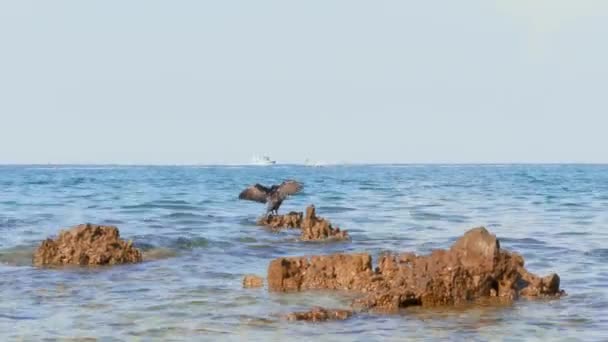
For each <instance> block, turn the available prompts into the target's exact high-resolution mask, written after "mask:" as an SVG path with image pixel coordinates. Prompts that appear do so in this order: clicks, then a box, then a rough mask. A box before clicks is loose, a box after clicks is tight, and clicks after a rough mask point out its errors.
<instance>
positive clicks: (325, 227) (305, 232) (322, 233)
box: [300, 205, 349, 241]
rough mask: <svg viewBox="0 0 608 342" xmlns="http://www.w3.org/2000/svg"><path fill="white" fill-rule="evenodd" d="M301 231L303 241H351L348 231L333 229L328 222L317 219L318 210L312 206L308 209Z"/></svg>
mask: <svg viewBox="0 0 608 342" xmlns="http://www.w3.org/2000/svg"><path fill="white" fill-rule="evenodd" d="M301 229H302V235H300V240H302V241H316V240H326V239H334V240H347V239H349V236H348V232H347V231H345V230H340V228H338V227H333V226H332V225H331V223H329V221H328V220H326V219H324V218H320V217H317V215H316V209H315V207H314V206H312V205H311V206H309V207H308V208H306V216H304V220H303V221H302V226H301Z"/></svg>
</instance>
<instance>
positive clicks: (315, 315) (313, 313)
mask: <svg viewBox="0 0 608 342" xmlns="http://www.w3.org/2000/svg"><path fill="white" fill-rule="evenodd" d="M352 315H353V312H352V310H340V309H325V308H322V307H318V306H316V307H313V308H312V309H311V310H310V311H303V312H292V313H290V314H288V315H287V316H286V319H287V320H288V321H310V322H322V321H327V320H340V321H343V320H346V319H348V318H349V317H351V316H352Z"/></svg>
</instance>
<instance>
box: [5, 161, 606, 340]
mask: <svg viewBox="0 0 608 342" xmlns="http://www.w3.org/2000/svg"><path fill="white" fill-rule="evenodd" d="M285 178H296V179H299V180H301V181H303V182H304V183H305V186H306V188H305V191H304V193H303V194H302V195H300V196H296V197H293V198H291V199H290V200H288V201H286V202H285V203H284V204H283V207H282V208H281V211H283V212H285V211H291V210H302V209H303V208H304V207H305V206H306V205H307V204H309V203H314V204H316V206H317V209H318V214H319V215H321V216H324V217H327V218H329V219H330V220H331V221H332V222H333V223H335V224H337V225H339V226H340V227H344V228H345V229H348V230H349V231H350V233H351V236H352V242H350V243H303V242H299V241H298V240H297V232H294V231H291V232H289V231H287V232H281V233H275V232H271V231H267V230H265V229H262V228H259V227H256V226H255V225H254V222H255V219H256V216H258V215H259V214H260V213H262V212H263V210H264V207H263V206H262V205H260V204H257V203H253V202H244V201H238V200H237V195H238V192H239V190H241V189H242V188H243V187H244V186H246V185H248V184H250V183H253V182H261V183H268V182H272V181H275V182H279V181H280V180H282V179H285ZM83 222H92V223H100V224H112V225H116V226H118V227H119V228H120V231H121V235H122V236H123V237H124V238H127V239H133V240H134V241H135V243H136V244H137V245H138V246H139V247H141V248H143V249H144V250H145V251H146V255H147V257H148V261H146V262H145V263H142V264H137V265H126V266H118V267H114V268H95V269H79V268H70V269H63V270H40V269H35V268H33V267H32V266H31V255H32V250H33V249H34V247H35V246H36V244H37V243H39V242H40V241H41V240H42V239H44V238H46V237H48V236H52V235H54V234H56V233H57V231H58V230H59V229H60V228H63V227H68V226H72V225H76V224H79V223H83ZM478 225H485V226H487V227H488V228H489V229H490V230H491V231H492V232H493V233H495V234H496V235H497V236H498V237H499V238H500V240H501V247H503V248H506V249H509V250H514V251H517V252H519V253H521V254H522V255H523V256H524V257H525V259H526V264H527V268H528V269H529V270H530V271H532V272H534V273H537V274H541V275H545V274H547V273H550V272H557V273H558V274H559V275H560V276H561V280H562V288H564V289H565V290H566V291H567V292H568V293H569V296H567V297H565V298H562V299H560V300H550V301H547V300H543V301H520V302H517V303H515V304H514V305H511V306H503V307H480V306H477V307H467V308H453V309H441V310H437V309H434V310H423V309H419V308H415V309H408V310H404V311H403V312H402V313H401V314H400V315H394V316H383V315H371V314H365V315H359V316H355V317H354V318H352V319H350V320H348V321H345V322H329V323H322V324H309V323H289V322H285V321H283V320H281V319H280V317H279V316H280V315H281V314H284V313H287V312H291V311H294V310H302V309H306V308H309V307H310V306H312V305H323V306H329V307H348V305H349V303H350V300H351V298H350V296H349V295H348V294H344V293H332V292H312V293H299V294H275V293H268V291H267V290H266V289H243V288H242V283H241V282H242V277H243V275H244V274H247V273H255V274H259V275H262V276H265V274H266V268H267V266H268V262H269V261H270V260H271V259H272V258H275V257H279V256H292V255H307V254H322V253H333V252H350V251H357V252H370V253H372V255H374V257H375V256H377V255H378V253H381V252H382V251H385V250H398V251H414V252H417V253H426V252H429V251H430V250H432V249H435V248H445V247H448V246H449V245H450V244H451V243H452V242H453V241H454V240H455V239H456V238H457V237H459V236H460V235H462V234H463V232H464V231H465V230H466V229H468V228H471V227H474V226H478ZM607 226H608V166H591V165H588V166H581V165H563V166H559V165H494V166H474V165H466V166H454V165H449V166H440V165H434V166H418V165H413V166H400V165H392V166H391V165H387V166H331V167H321V168H308V167H301V166H276V167H267V168H265V167H67V166H66V167H35V166H32V167H27V166H19V167H9V166H4V167H0V340H1V341H8V340H40V339H43V338H50V339H56V338H86V337H96V338H100V339H102V340H104V339H105V340H114V339H119V340H157V339H158V340H245V339H246V340H250V341H254V340H259V341H274V340H285V339H287V340H294V339H298V338H300V339H302V338H305V339H306V340H310V339H313V338H314V339H316V340H328V341H339V340H345V341H346V340H348V341H351V340H361V341H370V340H387V341H393V340H395V341H397V340H404V339H407V338H410V339H435V338H451V339H458V340H460V339H463V340H464V339H467V340H468V339H473V340H522V339H525V340H606V339H608V266H607V262H608V231H607V230H606V227H607Z"/></svg>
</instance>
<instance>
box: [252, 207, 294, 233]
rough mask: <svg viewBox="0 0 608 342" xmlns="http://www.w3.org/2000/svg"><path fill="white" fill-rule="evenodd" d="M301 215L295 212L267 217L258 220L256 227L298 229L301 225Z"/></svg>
mask: <svg viewBox="0 0 608 342" xmlns="http://www.w3.org/2000/svg"><path fill="white" fill-rule="evenodd" d="M302 216H303V214H302V213H298V212H295V211H292V212H290V213H289V214H285V215H268V216H262V217H260V218H259V219H258V222H257V224H258V226H265V227H268V228H271V229H277V230H278V229H282V228H300V226H301V225H302Z"/></svg>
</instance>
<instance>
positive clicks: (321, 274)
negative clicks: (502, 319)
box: [268, 228, 564, 311]
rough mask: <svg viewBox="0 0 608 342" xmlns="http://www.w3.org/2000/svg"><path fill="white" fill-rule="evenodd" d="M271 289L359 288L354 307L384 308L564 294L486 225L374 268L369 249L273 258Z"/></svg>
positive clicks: (392, 257) (390, 257) (553, 280)
mask: <svg viewBox="0 0 608 342" xmlns="http://www.w3.org/2000/svg"><path fill="white" fill-rule="evenodd" d="M268 288H269V290H271V291H301V290H310V289H332V290H351V291H356V292H359V293H361V294H365V296H363V297H361V298H359V299H357V300H356V301H355V303H354V304H355V306H356V307H358V308H363V309H374V310H380V311H394V310H397V309H399V308H403V307H407V306H412V305H422V306H438V305H453V304H458V303H463V302H468V301H475V300H477V299H483V298H497V299H500V300H501V301H504V300H505V299H506V300H514V299H516V298H518V297H519V296H526V297H541V296H543V297H545V296H550V297H558V296H560V295H563V294H564V292H563V291H561V290H560V289H559V277H558V276H557V275H556V274H552V275H549V276H547V277H544V278H540V277H538V276H536V275H534V274H532V273H529V272H528V271H527V270H526V269H525V268H524V260H523V258H522V257H521V256H520V255H518V254H516V253H511V252H508V251H504V250H501V249H500V243H499V241H498V240H497V239H496V237H495V236H494V235H492V234H490V233H489V232H488V231H487V230H486V229H485V228H475V229H472V230H470V231H468V232H467V233H466V234H464V236H463V237H461V238H460V239H459V240H458V241H456V243H454V245H453V246H452V247H451V248H450V249H449V250H436V251H433V252H432V253H431V254H430V255H426V256H416V255H415V254H413V253H404V254H386V255H384V256H382V257H381V258H380V260H379V262H378V267H376V268H375V269H372V260H371V256H370V255H369V254H334V255H327V256H313V257H310V258H307V257H296V258H279V259H275V260H273V261H271V262H270V265H269V267H268Z"/></svg>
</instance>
